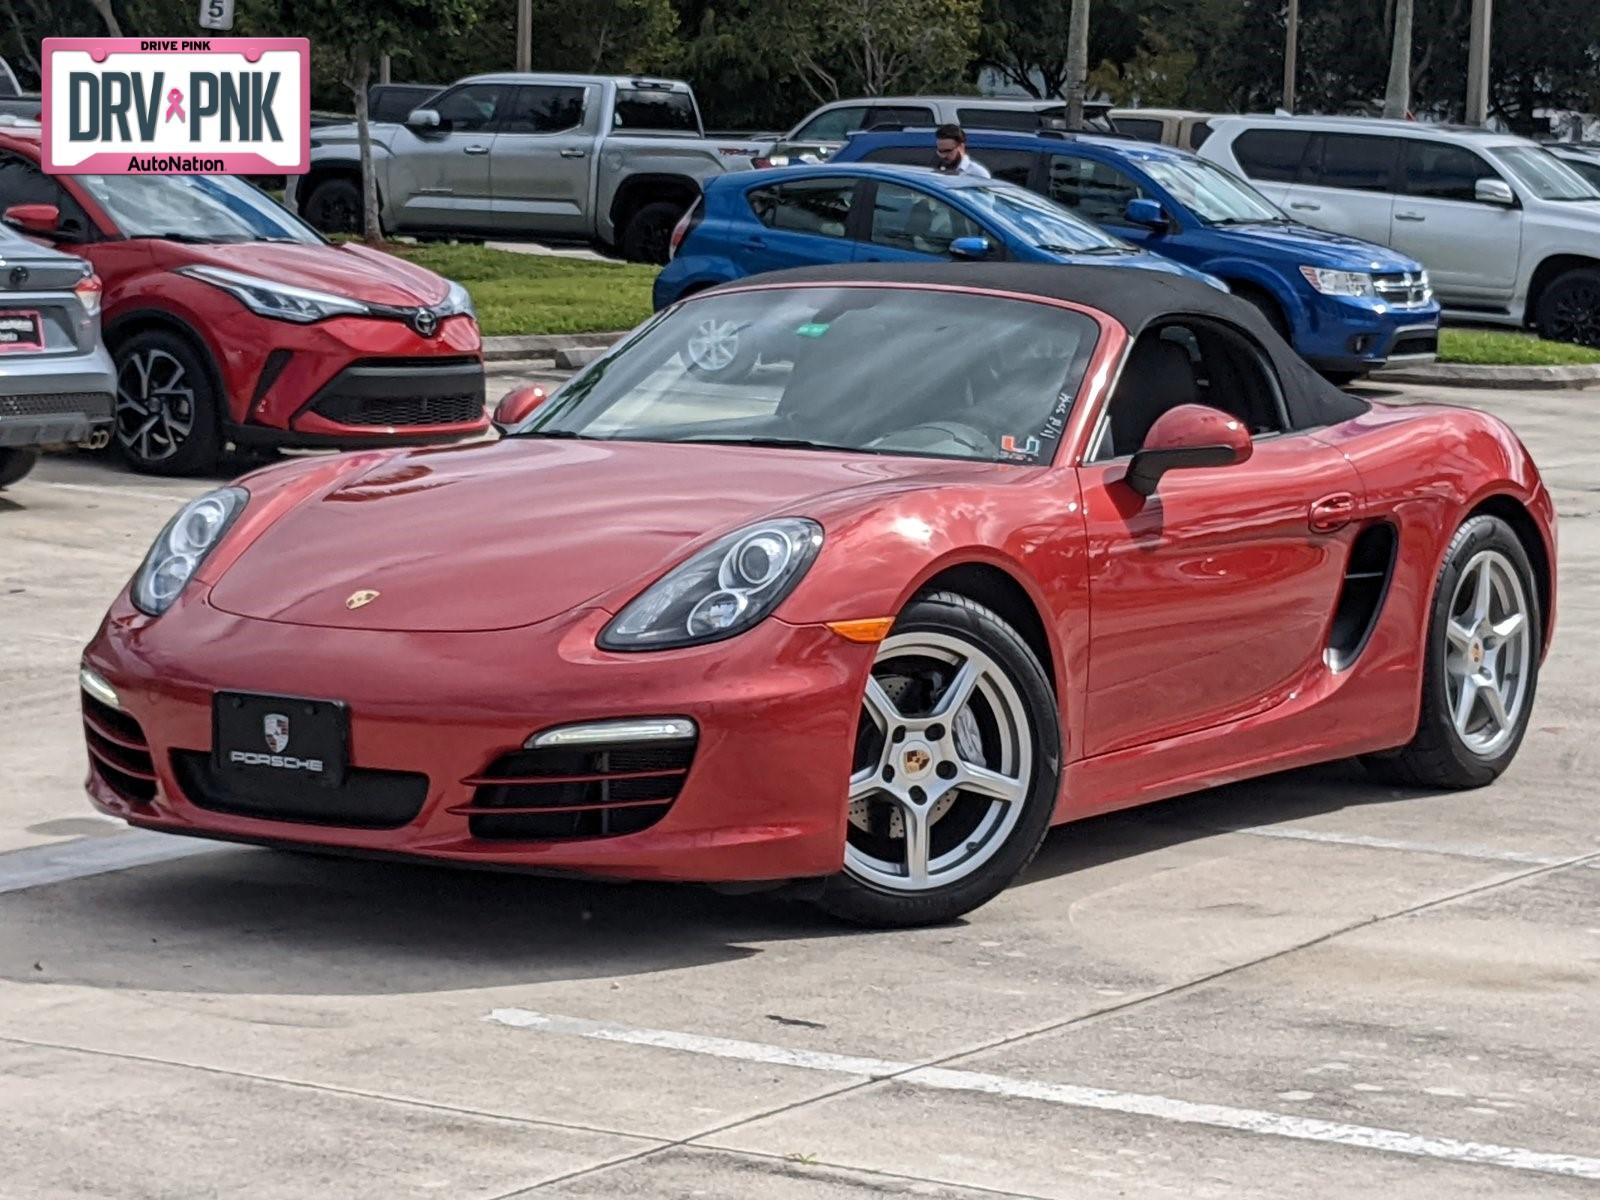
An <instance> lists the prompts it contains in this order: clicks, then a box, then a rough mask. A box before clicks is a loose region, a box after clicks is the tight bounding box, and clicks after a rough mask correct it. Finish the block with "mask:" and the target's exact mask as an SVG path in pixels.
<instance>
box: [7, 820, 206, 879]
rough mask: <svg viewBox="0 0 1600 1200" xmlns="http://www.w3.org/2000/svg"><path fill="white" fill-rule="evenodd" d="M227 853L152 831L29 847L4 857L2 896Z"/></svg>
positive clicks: (135, 831) (76, 839) (8, 853)
mask: <svg viewBox="0 0 1600 1200" xmlns="http://www.w3.org/2000/svg"><path fill="white" fill-rule="evenodd" d="M225 849H227V847H226V846H225V845H223V844H221V843H217V842H201V841H195V840H193V839H191V838H182V837H173V836H172V835H170V834H164V833H151V832H150V831H149V830H147V829H130V830H128V831H127V832H125V833H115V834H112V835H110V836H109V837H88V838H75V839H73V840H72V841H70V842H52V843H50V844H49V845H47V846H28V847H27V848H25V849H22V850H12V851H9V852H7V853H5V854H0V895H4V894H5V893H7V892H22V891H26V890H27V889H28V888H36V887H44V886H46V885H47V884H52V883H66V882H68V881H69V880H73V879H83V878H85V877H86V876H90V875H105V874H108V873H109V872H111V871H126V870H128V869H129V868H131V867H148V866H150V865H151V864H153V863H162V862H170V861H172V860H173V859H178V858H188V857H190V856H191V855H195V854H214V853H216V852H217V851H218V850H225Z"/></svg>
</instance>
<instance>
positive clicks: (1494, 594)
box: [1362, 516, 1543, 789]
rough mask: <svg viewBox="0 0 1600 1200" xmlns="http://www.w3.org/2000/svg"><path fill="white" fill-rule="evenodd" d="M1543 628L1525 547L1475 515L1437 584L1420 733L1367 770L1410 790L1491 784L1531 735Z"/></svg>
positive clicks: (1501, 526)
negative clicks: (1528, 730)
mask: <svg viewBox="0 0 1600 1200" xmlns="http://www.w3.org/2000/svg"><path fill="white" fill-rule="evenodd" d="M1542 629H1543V626H1542V625H1541V623H1540V613H1539V591H1538V588H1537V587H1536V586H1535V583H1534V575H1533V568H1532V566H1531V565H1530V564H1529V562H1528V555H1527V552H1526V551H1525V550H1524V549H1523V548H1522V543H1521V542H1520V541H1519V540H1518V539H1517V535H1516V534H1515V533H1514V532H1513V531H1512V529H1511V526H1509V525H1507V524H1506V523H1505V522H1504V521H1502V520H1501V519H1500V518H1499V517H1491V516H1479V517H1473V518H1472V519H1471V520H1469V521H1467V522H1466V523H1465V524H1464V525H1462V526H1461V528H1460V529H1458V530H1457V531H1456V535H1455V537H1454V538H1452V539H1451V541H1450V548H1449V550H1448V551H1446V553H1445V556H1444V566H1443V567H1442V568H1441V569H1440V571H1439V578H1438V581H1437V583H1436V584H1435V586H1434V594H1433V608H1432V613H1431V616H1430V617H1429V621H1428V633H1427V639H1428V641H1427V652H1426V655H1425V657H1424V661H1423V677H1422V713H1421V717H1420V719H1419V720H1418V722H1417V732H1416V735H1415V736H1414V737H1413V738H1412V739H1411V741H1410V742H1409V743H1408V744H1407V745H1405V746H1403V747H1402V748H1401V749H1400V750H1398V751H1396V752H1393V753H1390V754H1384V755H1370V756H1368V757H1367V758H1365V759H1363V760H1362V761H1363V762H1364V763H1365V765H1366V766H1367V769H1368V770H1370V771H1371V772H1373V774H1375V775H1377V776H1379V777H1380V778H1383V779H1387V780H1389V781H1391V782H1394V783H1399V784H1403V785H1407V786H1410V787H1419V788H1452V789H1453V788H1474V787H1483V786H1484V785H1485V784H1488V783H1492V782H1493V781H1494V780H1495V779H1496V778H1498V777H1499V775H1500V774H1501V772H1503V771H1504V770H1505V769H1506V768H1507V767H1509V766H1510V765H1511V760H1512V759H1514V758H1515V757H1516V755H1517V748H1518V747H1519V746H1521V745H1522V738H1523V735H1524V734H1525V733H1526V732H1527V729H1528V720H1529V718H1530V716H1531V715H1532V713H1533V701H1534V694H1535V692H1536V691H1537V690H1538V683H1539V654H1540V648H1541V638H1542V632H1541V631H1542ZM1491 691H1492V692H1493V695H1492V696H1491V695H1490V694H1489V693H1490V692H1491Z"/></svg>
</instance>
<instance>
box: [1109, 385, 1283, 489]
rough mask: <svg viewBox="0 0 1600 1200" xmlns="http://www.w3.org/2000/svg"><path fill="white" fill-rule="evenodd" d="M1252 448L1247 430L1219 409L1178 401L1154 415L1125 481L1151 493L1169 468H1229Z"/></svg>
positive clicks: (1244, 459)
mask: <svg viewBox="0 0 1600 1200" xmlns="http://www.w3.org/2000/svg"><path fill="white" fill-rule="evenodd" d="M1254 451H1255V444H1254V443H1253V442H1252V441H1251V440H1250V431H1249V430H1248V429H1246V428H1245V427H1244V426H1243V425H1242V424H1240V423H1239V421H1238V420H1237V419H1236V418H1234V417H1230V416H1229V415H1228V414H1227V413H1225V412H1223V411H1222V410H1221V409H1217V408H1210V407H1208V406H1206V405H1204V404H1180V405H1178V406H1177V407H1176V408H1170V409H1168V410H1167V411H1166V412H1164V413H1162V414H1161V415H1160V416H1159V417H1157V418H1156V422H1155V424H1154V425H1152V426H1150V432H1149V433H1147V434H1145V435H1144V445H1143V446H1141V447H1140V448H1139V452H1138V453H1137V454H1135V455H1134V456H1133V461H1132V462H1131V463H1129V464H1128V474H1127V476H1126V481H1127V484H1128V486H1129V487H1131V488H1132V489H1133V490H1134V491H1136V492H1138V493H1139V495H1141V496H1149V495H1153V494H1154V493H1155V490H1156V484H1158V483H1160V482H1161V477H1162V476H1163V475H1165V474H1166V473H1167V472H1168V471H1176V470H1182V469H1184V468H1192V467H1231V466H1234V465H1236V464H1238V463H1242V462H1245V461H1246V460H1248V459H1249V457H1250V455H1251V454H1252V453H1253V452H1254Z"/></svg>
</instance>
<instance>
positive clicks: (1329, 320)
mask: <svg viewBox="0 0 1600 1200" xmlns="http://www.w3.org/2000/svg"><path fill="white" fill-rule="evenodd" d="M1310 295H1311V299H1309V300H1307V301H1306V323H1305V327H1304V328H1303V329H1302V330H1301V331H1299V333H1298V334H1297V336H1296V338H1295V349H1296V350H1298V351H1300V353H1301V355H1302V356H1303V357H1305V358H1306V359H1307V360H1309V361H1310V362H1311V363H1312V365H1313V366H1316V367H1319V368H1321V369H1322V370H1326V371H1355V372H1366V371H1375V370H1377V369H1378V368H1380V367H1383V366H1385V365H1388V364H1391V363H1392V364H1394V365H1395V366H1399V365H1400V364H1402V363H1406V364H1413V363H1424V362H1432V361H1433V360H1434V359H1435V358H1436V357H1438V353H1439V305H1438V303H1437V302H1433V301H1430V302H1429V303H1427V304H1423V305H1416V306H1411V307H1394V306H1391V305H1389V304H1387V303H1385V302H1383V301H1381V300H1380V301H1375V300H1371V299H1366V298H1360V297H1353V296H1324V295H1321V294H1320V293H1315V292H1312V293H1310Z"/></svg>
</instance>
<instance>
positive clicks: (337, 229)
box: [300, 176, 361, 233]
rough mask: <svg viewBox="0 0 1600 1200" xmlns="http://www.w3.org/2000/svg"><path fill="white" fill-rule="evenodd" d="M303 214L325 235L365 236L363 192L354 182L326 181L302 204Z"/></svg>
mask: <svg viewBox="0 0 1600 1200" xmlns="http://www.w3.org/2000/svg"><path fill="white" fill-rule="evenodd" d="M300 213H301V215H302V216H304V217H305V219H306V221H307V222H308V223H309V224H310V226H311V227H312V228H313V229H316V230H319V231H320V232H322V233H360V232H361V189H360V188H359V187H357V186H356V183H355V181H354V180H352V179H347V178H344V177H343V176H335V177H334V178H332V179H324V180H323V181H322V182H321V183H319V184H317V186H316V187H314V188H312V189H311V194H310V195H309V196H307V197H306V198H305V200H304V201H302V202H301V205H300Z"/></svg>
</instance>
